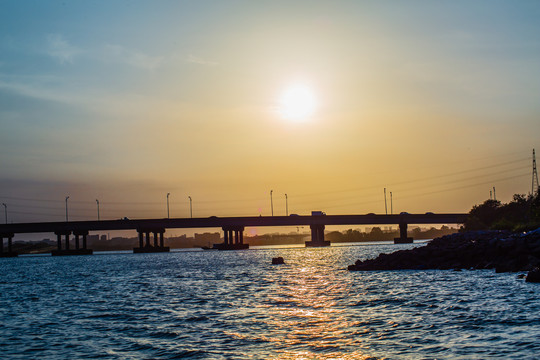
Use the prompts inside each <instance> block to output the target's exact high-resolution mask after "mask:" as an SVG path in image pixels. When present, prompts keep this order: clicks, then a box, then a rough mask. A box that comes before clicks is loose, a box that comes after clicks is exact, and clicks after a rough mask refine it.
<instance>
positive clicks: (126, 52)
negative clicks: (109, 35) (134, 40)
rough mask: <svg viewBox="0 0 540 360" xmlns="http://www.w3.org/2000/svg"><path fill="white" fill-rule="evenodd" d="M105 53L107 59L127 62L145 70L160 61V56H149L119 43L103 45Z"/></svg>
mask: <svg viewBox="0 0 540 360" xmlns="http://www.w3.org/2000/svg"><path fill="white" fill-rule="evenodd" d="M105 54H106V56H107V59H108V60H109V61H113V62H121V63H126V64H129V65H131V66H133V67H136V68H139V69H146V70H155V69H156V68H158V67H159V66H160V65H161V64H162V62H163V57H162V56H151V55H147V54H144V53H141V52H138V51H133V50H130V49H127V48H125V47H123V46H121V45H110V44H109V45H105Z"/></svg>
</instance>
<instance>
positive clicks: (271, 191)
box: [270, 190, 274, 216]
mask: <svg viewBox="0 0 540 360" xmlns="http://www.w3.org/2000/svg"><path fill="white" fill-rule="evenodd" d="M273 192H274V190H270V208H271V209H272V216H274V201H273V199H272V193H273Z"/></svg>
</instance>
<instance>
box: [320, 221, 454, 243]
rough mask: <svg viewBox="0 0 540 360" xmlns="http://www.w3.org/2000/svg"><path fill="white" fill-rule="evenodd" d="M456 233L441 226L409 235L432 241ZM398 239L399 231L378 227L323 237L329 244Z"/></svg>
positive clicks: (334, 232) (416, 231) (418, 230)
mask: <svg viewBox="0 0 540 360" xmlns="http://www.w3.org/2000/svg"><path fill="white" fill-rule="evenodd" d="M455 232H457V229H453V228H449V227H448V226H445V225H443V226H441V228H440V229H435V228H433V227H432V228H431V229H429V230H421V229H420V228H414V229H412V231H409V235H411V236H412V237H414V238H415V239H416V240H419V239H434V238H436V237H440V236H444V235H449V234H453V233H455ZM396 237H399V230H398V229H396V230H393V231H383V230H382V229H381V228H380V227H377V226H375V227H373V228H372V229H371V231H370V232H361V231H358V230H352V229H349V230H347V231H344V232H339V231H332V232H330V233H328V234H326V235H325V239H326V240H330V241H331V242H335V243H339V242H369V241H393V240H394V238H396Z"/></svg>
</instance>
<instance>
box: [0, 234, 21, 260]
mask: <svg viewBox="0 0 540 360" xmlns="http://www.w3.org/2000/svg"><path fill="white" fill-rule="evenodd" d="M14 235H15V234H12V233H0V238H1V241H0V257H17V256H19V254H17V253H16V252H14V251H13V249H12V245H13V244H12V239H13V236H14ZM4 239H7V251H4Z"/></svg>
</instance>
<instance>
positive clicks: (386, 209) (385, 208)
mask: <svg viewBox="0 0 540 360" xmlns="http://www.w3.org/2000/svg"><path fill="white" fill-rule="evenodd" d="M384 213H385V214H386V215H388V207H387V205H386V188H384Z"/></svg>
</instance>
